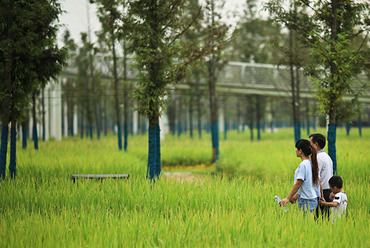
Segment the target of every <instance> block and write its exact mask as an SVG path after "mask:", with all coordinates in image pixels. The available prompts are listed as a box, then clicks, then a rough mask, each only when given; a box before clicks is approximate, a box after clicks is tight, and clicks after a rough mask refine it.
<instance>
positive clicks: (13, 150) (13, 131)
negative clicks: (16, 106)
mask: <svg viewBox="0 0 370 248" xmlns="http://www.w3.org/2000/svg"><path fill="white" fill-rule="evenodd" d="M16 158H17V125H16V122H15V121H13V122H12V126H11V128H10V161H9V171H10V178H11V179H15V176H16V174H17V162H16Z"/></svg>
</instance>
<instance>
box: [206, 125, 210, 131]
mask: <svg viewBox="0 0 370 248" xmlns="http://www.w3.org/2000/svg"><path fill="white" fill-rule="evenodd" d="M206 132H207V133H210V132H211V125H209V124H206Z"/></svg>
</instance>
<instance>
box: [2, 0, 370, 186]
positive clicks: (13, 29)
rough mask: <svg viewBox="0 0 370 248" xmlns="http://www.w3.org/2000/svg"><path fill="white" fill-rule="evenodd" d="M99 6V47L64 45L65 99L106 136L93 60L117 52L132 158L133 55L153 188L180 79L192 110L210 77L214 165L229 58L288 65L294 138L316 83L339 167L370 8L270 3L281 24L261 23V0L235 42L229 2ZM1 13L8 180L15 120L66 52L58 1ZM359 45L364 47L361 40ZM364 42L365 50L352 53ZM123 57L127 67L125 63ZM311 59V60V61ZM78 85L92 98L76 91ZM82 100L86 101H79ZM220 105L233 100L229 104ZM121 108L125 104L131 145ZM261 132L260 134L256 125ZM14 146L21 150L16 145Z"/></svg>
mask: <svg viewBox="0 0 370 248" xmlns="http://www.w3.org/2000/svg"><path fill="white" fill-rule="evenodd" d="M91 2H92V3H95V4H97V6H98V17H99V20H100V22H101V24H102V29H101V31H100V32H98V34H97V35H98V38H99V39H98V42H97V44H92V43H91V39H90V32H88V33H85V34H82V36H81V40H82V46H81V47H79V48H77V46H76V45H75V44H74V42H73V41H72V40H71V39H70V37H69V35H68V33H66V35H65V37H64V42H65V47H68V49H70V50H72V51H74V53H75V54H76V55H75V58H74V60H75V62H76V66H77V68H78V73H77V74H78V76H77V79H76V80H68V81H67V82H66V83H65V84H64V85H63V87H64V92H65V93H64V94H65V97H66V98H68V99H75V100H76V101H74V102H72V103H71V101H70V102H69V103H67V108H68V112H69V113H73V112H74V111H76V108H75V105H77V106H79V108H78V111H79V112H80V116H83V119H85V120H86V122H87V123H88V125H89V126H90V130H91V131H90V136H91V137H92V127H93V126H94V125H95V126H96V127H97V137H98V138H99V137H100V127H101V126H102V123H101V122H100V120H101V118H100V117H99V109H100V107H99V102H98V99H101V98H103V99H104V97H105V96H106V92H104V91H103V90H102V89H103V88H104V87H106V86H105V85H103V84H102V82H103V76H104V75H100V74H99V73H97V70H96V66H98V65H97V64H95V63H94V56H95V54H97V53H98V52H99V53H104V54H109V56H105V58H109V57H110V60H109V61H106V64H107V67H108V68H109V72H110V73H111V78H113V82H112V84H111V86H110V87H111V88H112V89H114V106H115V107H114V112H115V119H116V125H117V127H118V130H117V131H118V135H117V137H118V148H119V149H120V150H122V149H123V148H124V149H125V150H127V144H128V140H127V139H128V135H127V134H128V125H129V123H128V120H129V117H128V115H129V92H130V91H131V90H132V89H131V85H130V83H129V81H130V80H129V75H128V72H129V71H128V62H127V61H128V59H127V58H128V57H131V58H132V61H133V64H134V67H135V70H136V72H137V74H136V75H135V78H136V79H137V81H138V83H137V87H135V89H134V94H132V97H134V98H135V99H136V101H137V104H138V105H137V106H136V109H137V110H138V111H139V113H140V114H141V115H143V116H146V117H147V118H148V122H149V151H148V170H147V176H148V177H149V178H151V179H152V180H154V178H155V176H159V175H160V172H161V163H160V160H161V159H160V156H161V155H160V139H159V135H160V129H159V117H160V115H161V114H162V112H163V110H164V109H165V104H166V95H167V88H168V86H169V85H171V84H173V83H176V82H179V81H181V80H185V81H186V82H188V83H189V85H190V86H191V87H190V88H191V89H190V92H189V95H190V96H191V99H190V100H189V102H190V103H191V104H192V103H193V102H195V103H196V104H197V105H199V104H200V102H201V95H200V94H199V92H200V85H201V84H200V81H201V78H206V80H205V81H206V84H207V85H208V95H209V105H208V106H209V108H210V110H209V113H210V125H211V133H212V151H213V156H212V160H213V161H216V160H217V159H218V156H219V144H218V143H219V137H218V136H219V134H218V130H219V129H218V109H219V108H218V103H219V102H220V101H221V100H220V98H219V97H217V96H216V82H217V78H218V76H219V73H220V71H221V69H222V68H223V66H224V65H225V64H226V63H227V60H228V59H233V60H241V61H246V62H250V61H256V62H260V63H274V64H289V65H290V68H291V69H290V72H291V73H290V75H291V76H290V77H291V90H292V96H293V97H292V110H293V119H294V123H295V139H299V138H300V130H301V128H300V119H299V116H300V113H301V112H302V111H301V110H300V101H301V100H300V96H299V90H300V76H299V71H300V68H304V69H305V70H306V72H307V73H309V74H310V75H311V76H313V77H314V78H316V81H317V84H316V86H317V92H318V101H319V105H320V108H321V109H322V111H323V112H324V113H326V114H328V115H329V117H330V123H329V124H330V125H329V133H328V139H329V154H330V155H331V156H332V158H333V161H335V127H336V121H338V114H337V108H338V107H339V103H340V102H341V101H340V100H341V98H342V96H343V95H344V94H348V93H353V92H352V89H353V87H352V86H351V83H352V82H353V80H352V79H353V77H354V76H355V75H356V74H357V73H359V72H360V71H361V70H363V69H364V67H363V65H366V66H368V65H369V64H368V63H366V61H365V60H364V58H366V54H365V53H366V52H368V49H367V50H366V49H364V48H365V47H367V44H366V39H367V33H368V32H369V30H368V27H369V25H368V24H369V21H368V19H367V16H366V15H365V14H364V13H365V12H366V11H368V10H369V7H368V5H367V4H366V3H352V2H351V1H344V0H343V1H339V0H332V1H317V2H316V1H310V2H308V1H303V0H301V1H298V0H297V1H292V2H291V3H292V4H291V5H290V7H289V8H287V9H284V7H283V6H285V5H284V4H283V1H280V0H272V1H270V2H269V3H268V4H267V5H266V9H268V10H269V11H270V12H271V15H272V17H274V19H275V20H277V22H273V21H271V20H263V19H261V18H259V17H258V15H257V10H256V2H257V1H256V0H246V11H245V14H244V17H242V18H241V21H240V23H239V25H238V27H237V28H236V30H235V31H234V33H233V34H232V35H231V33H230V32H229V27H228V26H227V25H226V24H225V23H223V22H222V21H221V20H222V18H221V15H220V10H221V9H222V6H223V4H224V1H216V0H209V1H206V2H205V3H204V4H203V5H202V6H201V5H200V4H199V2H198V1H197V0H191V1H185V0H167V1H161V0H148V1H124V0H91ZM43 4H44V5H45V6H46V7H44V8H41V9H43V11H44V9H45V17H44V18H41V19H40V18H39V13H40V11H38V12H36V11H35V9H37V8H39V7H40V5H43ZM8 9H10V11H8ZM1 11H3V13H2V15H1V18H2V19H3V20H2V23H5V25H2V26H1V30H0V31H1V37H2V38H1V50H0V51H1V54H0V60H1V61H0V62H1V63H2V65H3V66H1V69H0V72H1V75H3V78H4V84H2V85H1V87H2V89H1V90H2V91H1V92H2V94H1V96H0V100H1V103H2V105H1V106H2V110H1V111H2V112H1V115H2V123H3V131H2V132H3V133H4V135H2V145H1V151H0V154H1V157H0V158H1V159H0V165H1V166H0V168H1V171H0V172H1V175H2V176H3V175H4V176H5V165H4V163H6V161H5V162H4V159H6V152H7V151H6V147H7V146H6V143H7V140H8V139H7V133H8V130H7V128H8V125H7V124H8V123H9V122H11V123H12V128H13V123H14V128H15V124H16V120H17V119H18V118H19V117H20V116H21V115H22V113H23V110H24V108H25V106H26V105H27V98H28V97H30V96H31V95H32V96H33V98H34V99H35V96H36V95H37V94H38V92H40V90H41V91H42V88H43V87H44V85H45V83H46V82H47V81H48V80H49V79H50V78H51V77H53V76H54V75H56V74H57V73H58V72H59V71H60V69H61V66H62V64H63V62H64V60H65V49H59V48H58V47H57V46H56V44H55V32H56V30H57V26H56V25H55V20H56V19H57V16H58V14H59V13H60V6H59V4H58V2H57V1H52V0H50V1H47V0H44V1H41V0H38V1H36V0H34V1H28V2H27V3H23V1H16V0H7V1H3V2H2V3H1ZM18 11H20V12H19V13H20V14H18ZM14 13H17V15H15V14H14ZM36 13H37V16H36ZM42 13H44V12H42ZM42 16H44V15H42ZM36 17H37V18H39V19H37V18H36ZM24 20H29V22H25V21H24ZM17 22H19V23H17ZM284 27H287V28H288V30H289V32H288V33H287V32H285V31H284ZM18 36H19V37H18ZM230 37H231V38H230ZM361 37H362V38H365V39H360V38H361ZM359 40H360V42H359ZM356 42H357V43H358V42H359V44H360V45H359V47H358V48H357V49H353V48H352V47H353V46H354V45H355V44H356ZM24 44H27V46H25V45H24ZM119 53H120V54H121V55H122V57H123V59H122V60H119V58H118V57H119V56H118V55H117V54H119ZM306 53H309V54H311V55H312V56H307V54H306ZM128 55H129V56H128ZM15 59H17V63H15ZM45 62H47V63H45ZM100 63H101V62H100ZM366 66H365V67H366ZM365 69H366V68H365ZM367 69H368V68H367ZM17 84H19V85H17ZM77 85H78V86H79V87H80V86H82V87H83V89H84V90H83V91H82V92H78V91H77V90H76V89H77V88H78V87H76V86H77ZM77 94H78V95H79V96H78V97H76V96H77ZM81 94H85V96H84V97H80V96H81ZM121 99H123V102H122V101H121ZM222 101H224V102H226V101H227V99H226V98H225V99H224V100H222ZM222 101H221V102H222ZM248 101H249V102H248V103H247V106H252V107H253V108H254V109H258V110H259V109H264V104H265V102H266V101H264V100H263V99H262V98H261V97H258V96H256V97H249V98H248ZM104 104H106V103H104ZM121 104H123V106H124V111H123V112H124V113H123V115H124V118H123V119H124V124H123V134H124V135H123V136H124V142H123V143H124V144H123V145H122V123H121V119H122V113H121V110H120V106H121ZM34 105H35V104H34ZM223 106H226V104H225V103H224V104H223ZM239 107H240V106H239ZM104 109H106V107H105V108H104ZM237 109H238V108H237ZM192 110H193V107H192V106H190V107H189V111H192ZM169 111H170V109H169ZM225 112H226V111H225ZM249 112H252V109H251V110H250V111H249ZM257 113H259V114H257ZM106 114H107V113H105V115H106ZM260 115H261V114H260V111H257V112H256V115H251V118H250V119H251V123H253V118H252V116H253V117H254V116H255V118H256V119H257V120H258V119H261V116H260ZM69 116H73V114H70V115H69ZM189 116H192V114H189ZM238 118H239V117H238ZM197 119H198V129H199V130H201V129H200V127H201V121H200V119H201V117H200V114H199V111H198V116H197ZM34 120H36V118H35V117H34ZM70 122H72V120H70ZM81 122H82V123H83V121H81ZM190 123H191V124H192V123H193V122H192V121H190ZM257 123H258V122H257ZM35 126H36V125H35ZM250 126H253V125H250ZM257 128H258V129H259V127H258V124H257ZM14 130H15V129H14ZM190 130H192V129H190ZM199 134H200V135H201V132H199ZM14 136H15V135H14ZM3 137H4V138H3ZM11 140H12V139H11ZM3 143H4V144H3ZM11 144H14V142H12V141H11ZM333 145H334V146H333ZM13 146H14V145H12V146H11V147H13ZM333 147H334V149H333ZM4 154H5V155H4ZM11 154H14V155H12V156H11V163H10V164H11V166H10V167H11V168H15V150H14V152H13V153H12V148H11ZM13 158H14V159H13ZM13 174H14V175H15V169H11V175H13Z"/></svg>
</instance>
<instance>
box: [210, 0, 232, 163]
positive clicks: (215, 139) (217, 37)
mask: <svg viewBox="0 0 370 248" xmlns="http://www.w3.org/2000/svg"><path fill="white" fill-rule="evenodd" d="M223 4H224V2H221V6H220V9H221V8H222V6H223ZM205 15H206V28H207V29H208V32H207V34H208V36H209V39H210V40H211V43H212V44H211V46H212V47H214V43H219V44H222V45H220V46H217V49H212V51H211V53H210V56H209V58H208V59H207V61H206V64H207V68H208V87H209V106H210V113H211V118H210V119H211V135H212V162H213V163H214V162H216V160H218V158H219V130H218V105H217V97H216V82H217V78H218V74H219V72H220V71H221V69H222V68H223V66H224V65H225V64H226V63H225V61H224V60H222V59H221V53H222V51H223V48H224V46H223V45H224V44H225V43H226V41H225V39H226V34H227V29H228V27H227V25H225V24H224V23H222V22H221V21H220V19H221V16H220V14H219V13H218V12H217V11H215V1H214V0H210V1H207V9H206V11H205Z"/></svg>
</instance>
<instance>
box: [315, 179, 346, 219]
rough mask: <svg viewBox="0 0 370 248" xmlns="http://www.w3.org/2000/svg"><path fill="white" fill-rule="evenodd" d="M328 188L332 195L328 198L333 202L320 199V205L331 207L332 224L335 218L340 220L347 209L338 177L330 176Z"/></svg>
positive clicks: (344, 195)
mask: <svg viewBox="0 0 370 248" xmlns="http://www.w3.org/2000/svg"><path fill="white" fill-rule="evenodd" d="M329 186H330V190H331V192H332V194H331V195H330V198H333V199H332V200H333V202H326V201H325V199H324V198H320V205H321V206H327V207H332V215H333V220H332V222H333V223H334V220H335V218H337V217H338V218H339V219H340V218H341V216H342V214H344V213H345V212H346V209H347V195H346V193H345V192H344V189H343V181H342V178H341V177H340V176H332V177H331V178H330V179H329Z"/></svg>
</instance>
